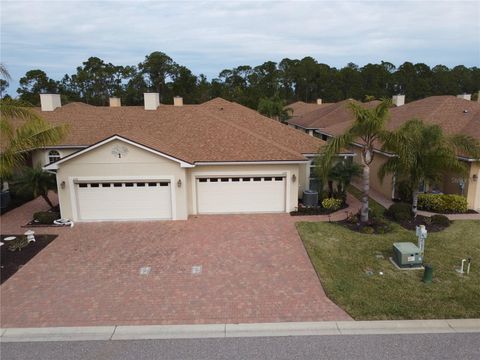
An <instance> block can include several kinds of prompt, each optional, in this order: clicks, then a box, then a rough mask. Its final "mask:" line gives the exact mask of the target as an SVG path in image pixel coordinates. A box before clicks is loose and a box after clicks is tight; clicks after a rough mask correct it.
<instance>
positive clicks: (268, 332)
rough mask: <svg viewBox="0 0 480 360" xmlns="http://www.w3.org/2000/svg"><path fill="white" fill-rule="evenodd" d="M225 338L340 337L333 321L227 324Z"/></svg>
mask: <svg viewBox="0 0 480 360" xmlns="http://www.w3.org/2000/svg"><path fill="white" fill-rule="evenodd" d="M225 330H226V331H225V333H226V337H253V336H257V337H258V336H303V335H340V332H339V331H338V327H337V323H336V322H335V321H322V322H290V323H263V324H227V325H226V329H225Z"/></svg>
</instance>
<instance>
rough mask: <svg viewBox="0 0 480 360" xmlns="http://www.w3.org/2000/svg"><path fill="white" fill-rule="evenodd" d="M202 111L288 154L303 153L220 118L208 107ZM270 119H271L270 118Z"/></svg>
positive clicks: (296, 154)
mask: <svg viewBox="0 0 480 360" xmlns="http://www.w3.org/2000/svg"><path fill="white" fill-rule="evenodd" d="M240 106H242V105H240ZM202 111H204V112H207V113H208V114H210V115H211V116H213V117H215V118H216V119H217V120H220V121H221V122H222V123H224V124H227V125H229V126H230V127H233V128H236V129H238V130H240V131H243V132H244V133H246V134H249V135H252V136H254V137H255V138H257V139H259V140H262V141H265V142H267V143H269V144H271V145H273V146H275V147H277V148H278V149H281V150H283V151H287V152H289V153H290V154H294V155H295V156H298V155H300V156H301V157H303V154H302V153H300V152H296V151H294V150H292V149H289V148H287V147H284V146H283V145H280V144H279V143H277V142H275V141H272V140H270V139H267V138H265V137H264V136H262V135H260V134H258V133H256V132H253V131H251V130H249V129H246V128H245V127H243V126H241V125H238V124H235V123H233V122H232V121H228V120H225V119H223V118H221V117H220V116H218V115H217V114H215V113H214V112H212V111H210V110H208V109H205V108H202ZM260 116H262V115H260ZM262 117H263V116H262ZM270 120H272V119H270Z"/></svg>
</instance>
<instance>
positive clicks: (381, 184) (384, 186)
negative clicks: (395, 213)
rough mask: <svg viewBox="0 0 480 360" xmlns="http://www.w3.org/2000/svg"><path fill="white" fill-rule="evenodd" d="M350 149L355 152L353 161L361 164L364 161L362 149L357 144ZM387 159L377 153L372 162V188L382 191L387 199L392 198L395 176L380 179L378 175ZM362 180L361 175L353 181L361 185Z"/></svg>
mask: <svg viewBox="0 0 480 360" xmlns="http://www.w3.org/2000/svg"><path fill="white" fill-rule="evenodd" d="M350 150H352V151H353V152H354V153H355V156H354V157H353V161H355V162H356V163H358V164H361V163H362V154H361V150H360V149H359V148H358V147H356V146H354V147H352V148H351V149H350ZM387 160H388V158H387V157H386V156H385V155H382V154H378V153H375V155H374V156H373V161H372V163H371V164H370V188H371V189H374V190H375V191H377V192H379V193H381V194H382V195H383V196H385V197H386V198H387V199H391V198H392V189H393V176H392V175H386V176H385V178H384V179H383V181H380V178H379V177H378V172H379V170H380V167H381V166H382V165H383V164H385V163H386V162H387ZM361 181H362V180H361V177H358V178H356V179H355V180H354V181H353V182H354V183H355V184H356V185H360V184H361V183H362V182H361Z"/></svg>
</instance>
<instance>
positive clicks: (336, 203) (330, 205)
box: [322, 198, 343, 211]
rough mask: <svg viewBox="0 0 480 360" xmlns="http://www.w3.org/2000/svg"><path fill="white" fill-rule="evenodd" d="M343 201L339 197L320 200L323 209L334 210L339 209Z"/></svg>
mask: <svg viewBox="0 0 480 360" xmlns="http://www.w3.org/2000/svg"><path fill="white" fill-rule="evenodd" d="M342 203H343V201H342V200H341V199H335V198H326V199H323V200H322V206H323V207H324V208H325V209H328V210H333V211H336V210H338V209H340V207H341V206H342Z"/></svg>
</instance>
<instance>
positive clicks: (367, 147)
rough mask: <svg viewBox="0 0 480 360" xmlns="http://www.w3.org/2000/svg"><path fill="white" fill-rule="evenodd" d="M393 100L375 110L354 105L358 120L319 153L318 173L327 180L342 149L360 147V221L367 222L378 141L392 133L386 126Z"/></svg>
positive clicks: (352, 105)
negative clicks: (352, 145)
mask: <svg viewBox="0 0 480 360" xmlns="http://www.w3.org/2000/svg"><path fill="white" fill-rule="evenodd" d="M390 106H391V100H389V99H385V100H383V101H382V102H381V103H380V104H379V105H377V106H376V107H375V108H373V109H367V108H365V107H363V106H362V105H360V104H357V103H351V104H350V108H351V110H352V111H353V114H354V116H355V120H354V122H353V124H352V125H351V126H350V128H349V129H347V130H346V132H345V133H344V134H342V135H340V136H337V137H335V138H332V139H330V140H329V141H328V142H327V144H326V145H325V146H324V147H322V148H321V149H320V152H319V156H318V160H317V169H318V172H319V174H320V175H321V176H322V177H323V179H324V180H325V179H327V177H328V173H329V171H330V169H331V167H332V163H333V161H334V159H335V156H336V154H337V153H339V152H341V150H342V149H344V148H346V147H349V146H350V145H351V144H352V143H353V142H357V143H359V144H360V146H361V156H360V160H361V165H362V166H363V169H362V189H363V191H362V192H363V194H362V208H361V211H360V221H361V222H362V223H365V222H367V221H368V196H369V192H370V164H371V163H372V161H373V157H374V151H373V150H374V147H375V145H376V143H377V142H378V141H380V142H382V141H383V140H384V139H385V138H387V136H388V134H389V132H388V130H386V125H387V122H388V118H389V108H390Z"/></svg>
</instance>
